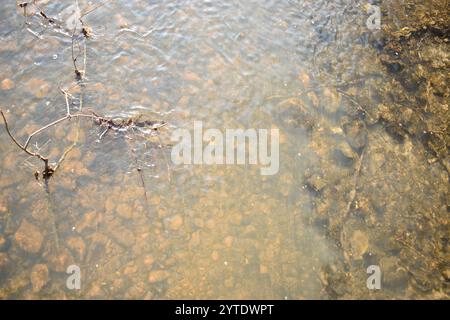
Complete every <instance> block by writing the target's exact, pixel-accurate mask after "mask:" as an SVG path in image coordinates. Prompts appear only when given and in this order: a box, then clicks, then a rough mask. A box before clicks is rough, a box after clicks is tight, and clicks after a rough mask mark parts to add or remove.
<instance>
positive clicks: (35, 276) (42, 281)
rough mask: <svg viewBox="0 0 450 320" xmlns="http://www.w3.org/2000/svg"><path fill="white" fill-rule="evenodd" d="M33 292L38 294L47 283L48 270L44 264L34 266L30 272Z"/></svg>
mask: <svg viewBox="0 0 450 320" xmlns="http://www.w3.org/2000/svg"><path fill="white" fill-rule="evenodd" d="M30 278H31V285H32V286H33V292H39V291H41V290H42V288H43V287H45V285H46V284H47V282H48V268H47V266H46V265H45V264H36V265H35V266H34V267H33V269H32V270H31V277H30Z"/></svg>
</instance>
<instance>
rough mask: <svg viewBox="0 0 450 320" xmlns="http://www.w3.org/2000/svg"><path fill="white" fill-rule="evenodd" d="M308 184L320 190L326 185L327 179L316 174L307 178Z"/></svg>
mask: <svg viewBox="0 0 450 320" xmlns="http://www.w3.org/2000/svg"><path fill="white" fill-rule="evenodd" d="M306 184H307V185H308V187H310V188H311V189H312V190H314V191H316V192H320V191H322V190H323V188H325V187H326V185H327V181H326V180H325V179H324V178H323V177H321V176H319V175H317V174H315V175H312V176H311V177H310V178H308V179H307V180H306Z"/></svg>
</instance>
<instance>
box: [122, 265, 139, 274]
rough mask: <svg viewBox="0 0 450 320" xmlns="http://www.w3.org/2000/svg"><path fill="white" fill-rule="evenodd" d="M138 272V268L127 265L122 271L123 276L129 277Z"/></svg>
mask: <svg viewBox="0 0 450 320" xmlns="http://www.w3.org/2000/svg"><path fill="white" fill-rule="evenodd" d="M137 271H138V268H137V267H136V266H135V265H129V266H126V267H125V269H123V274H124V275H125V276H129V275H131V274H133V273H136V272H137Z"/></svg>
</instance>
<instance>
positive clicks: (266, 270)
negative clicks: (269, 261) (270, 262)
mask: <svg viewBox="0 0 450 320" xmlns="http://www.w3.org/2000/svg"><path fill="white" fill-rule="evenodd" d="M259 273H261V274H266V273H269V268H267V266H265V265H263V264H262V265H260V266H259Z"/></svg>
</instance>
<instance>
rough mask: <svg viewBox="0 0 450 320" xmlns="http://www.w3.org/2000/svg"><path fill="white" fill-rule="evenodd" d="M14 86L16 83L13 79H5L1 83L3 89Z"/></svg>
mask: <svg viewBox="0 0 450 320" xmlns="http://www.w3.org/2000/svg"><path fill="white" fill-rule="evenodd" d="M14 86H15V83H14V81H12V80H11V79H4V80H3V81H2V84H1V88H2V89H3V90H9V89H12V88H14Z"/></svg>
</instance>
